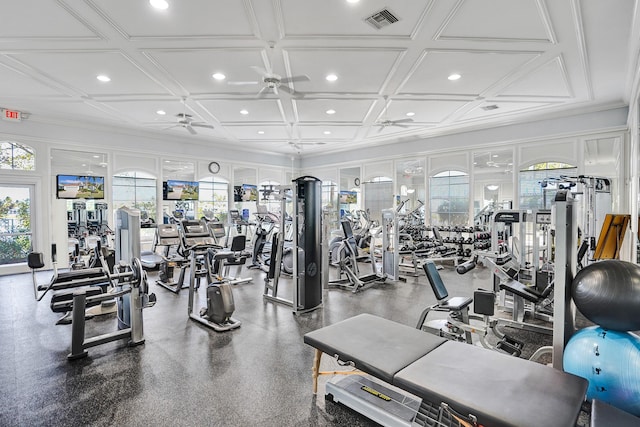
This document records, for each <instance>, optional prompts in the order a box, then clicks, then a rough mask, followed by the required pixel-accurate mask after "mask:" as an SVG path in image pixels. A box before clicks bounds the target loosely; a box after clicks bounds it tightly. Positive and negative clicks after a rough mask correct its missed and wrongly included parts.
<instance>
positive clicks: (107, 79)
mask: <svg viewBox="0 0 640 427" xmlns="http://www.w3.org/2000/svg"><path fill="white" fill-rule="evenodd" d="M96 79H98V80H100V81H101V82H105V83H106V82H110V81H111V79H110V78H109V76H107V75H105V74H100V75H98V76H96Z"/></svg>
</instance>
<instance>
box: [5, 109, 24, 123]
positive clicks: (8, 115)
mask: <svg viewBox="0 0 640 427" xmlns="http://www.w3.org/2000/svg"><path fill="white" fill-rule="evenodd" d="M2 118H3V119H4V120H11V121H17V122H19V121H21V120H22V114H21V113H20V111H15V110H6V109H4V108H3V109H2Z"/></svg>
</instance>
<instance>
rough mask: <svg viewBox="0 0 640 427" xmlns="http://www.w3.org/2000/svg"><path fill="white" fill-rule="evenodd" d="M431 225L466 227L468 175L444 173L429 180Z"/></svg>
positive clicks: (457, 172)
mask: <svg viewBox="0 0 640 427" xmlns="http://www.w3.org/2000/svg"><path fill="white" fill-rule="evenodd" d="M430 194H431V197H430V207H431V211H430V223H431V225H449V226H454V225H467V224H468V223H469V175H468V174H466V173H464V172H460V171H445V172H441V173H439V174H437V175H434V176H432V177H431V180H430Z"/></svg>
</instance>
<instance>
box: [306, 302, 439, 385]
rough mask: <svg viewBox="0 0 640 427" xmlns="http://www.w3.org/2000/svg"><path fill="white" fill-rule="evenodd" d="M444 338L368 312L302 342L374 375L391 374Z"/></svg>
mask: <svg viewBox="0 0 640 427" xmlns="http://www.w3.org/2000/svg"><path fill="white" fill-rule="evenodd" d="M445 341H446V340H445V339H444V338H440V337H437V336H435V335H431V334H426V333H424V332H422V331H419V330H417V329H414V328H410V327H408V326H406V325H402V324H400V323H396V322H392V321H390V320H387V319H383V318H381V317H377V316H373V315H371V314H359V315H357V316H355V317H351V318H349V319H346V320H343V321H342V322H339V323H335V324H333V325H330V326H326V327H324V328H321V329H318V330H315V331H313V332H309V333H308V334H306V335H305V336H304V342H305V343H306V344H309V345H310V346H312V347H314V348H316V349H317V350H319V351H321V352H322V353H324V354H328V355H329V356H333V357H335V356H338V359H339V360H340V361H342V362H352V365H353V366H354V367H355V368H357V369H359V370H361V371H363V372H366V373H368V374H371V375H373V376H374V377H376V378H380V379H381V380H383V381H386V382H388V383H391V382H392V381H393V376H394V375H395V374H396V373H397V372H399V371H400V370H401V369H404V368H405V367H407V366H408V365H409V364H411V363H413V362H415V361H416V360H417V359H419V358H421V357H422V356H424V355H425V354H427V353H429V352H430V351H431V350H433V349H434V348H436V347H438V346H440V345H442V344H443V343H444V342H445Z"/></svg>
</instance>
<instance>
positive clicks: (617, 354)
mask: <svg viewBox="0 0 640 427" xmlns="http://www.w3.org/2000/svg"><path fill="white" fill-rule="evenodd" d="M562 362H563V364H564V370H565V371H566V372H569V373H572V374H574V375H577V376H579V377H582V378H585V379H586V380H587V381H589V388H588V389H587V400H592V399H598V400H601V401H603V402H606V403H609V404H610V405H613V406H615V407H617V408H620V409H622V410H624V411H627V412H629V413H631V414H634V415H637V416H640V337H638V336H637V335H634V334H632V333H630V332H620V331H610V330H606V329H604V328H602V327H600V326H591V327H589V328H585V329H581V330H580V331H578V332H577V333H576V334H575V335H573V337H571V339H570V340H569V342H568V343H567V346H566V347H565V350H564V357H563V359H562Z"/></svg>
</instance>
